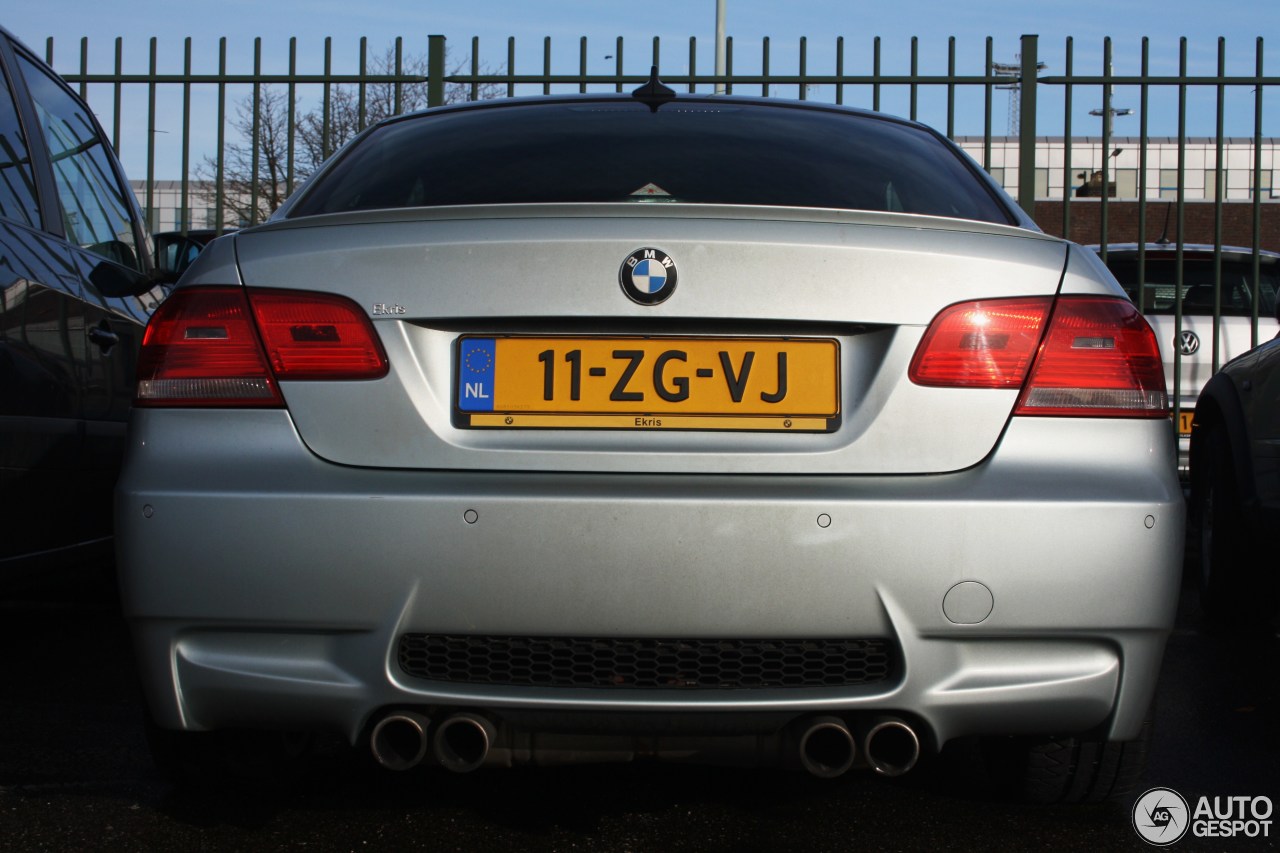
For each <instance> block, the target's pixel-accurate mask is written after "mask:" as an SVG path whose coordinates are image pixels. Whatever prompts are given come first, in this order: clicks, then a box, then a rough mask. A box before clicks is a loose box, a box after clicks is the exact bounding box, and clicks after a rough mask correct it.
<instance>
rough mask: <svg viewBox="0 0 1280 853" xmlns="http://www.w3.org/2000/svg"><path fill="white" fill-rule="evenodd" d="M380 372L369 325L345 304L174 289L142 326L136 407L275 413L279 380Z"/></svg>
mask: <svg viewBox="0 0 1280 853" xmlns="http://www.w3.org/2000/svg"><path fill="white" fill-rule="evenodd" d="M386 374H387V357H386V353H385V352H384V350H383V348H382V345H381V343H380V342H379V340H378V337H377V334H376V333H375V332H374V329H373V324H372V323H370V322H369V319H368V317H366V316H365V315H364V314H363V313H362V312H361V311H360V308H359V307H358V306H357V305H356V304H355V303H354V302H352V301H351V300H349V299H347V298H346V297H342V296H334V295H331V294H321V293H308V292H299V291H290V290H265V289H250V290H246V289H244V288H240V287H199V288H195V287H193V288H187V289H184V290H178V291H175V292H174V293H173V294H172V295H171V296H170V297H169V298H168V299H166V300H165V301H164V302H163V303H161V305H160V307H159V308H158V309H157V310H156V313H155V314H154V315H152V317H151V321H150V323H148V324H147V331H146V334H145V335H144V337H143V340H142V352H141V354H140V356H139V363H138V390H137V396H136V398H135V403H136V404H137V405H139V406H191V407H206V406H224V407H246V406H247V407H279V406H283V405H284V400H283V398H282V397H281V396H280V389H279V386H278V384H277V380H290V381H307V380H358V379H379V378H381V377H383V376H385V375H386Z"/></svg>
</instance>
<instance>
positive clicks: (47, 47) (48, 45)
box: [44, 36, 53, 68]
mask: <svg viewBox="0 0 1280 853" xmlns="http://www.w3.org/2000/svg"><path fill="white" fill-rule="evenodd" d="M44 64H45V65H48V66H49V67H50V68H52V67H53V36H49V37H48V38H46V39H45V40H44Z"/></svg>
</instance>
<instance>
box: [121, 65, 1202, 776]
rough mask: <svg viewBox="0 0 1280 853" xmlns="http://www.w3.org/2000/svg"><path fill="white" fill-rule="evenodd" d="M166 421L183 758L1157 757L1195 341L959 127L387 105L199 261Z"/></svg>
mask: <svg viewBox="0 0 1280 853" xmlns="http://www.w3.org/2000/svg"><path fill="white" fill-rule="evenodd" d="M130 435H131V440H130V447H129V454H128V458H127V460H126V464H125V470H124V473H123V476H122V479H121V481H120V484H119V487H118V490H117V505H116V516H117V524H118V543H119V544H118V548H119V554H118V557H119V570H120V580H121V587H122V596H123V602H124V610H125V615H126V617H127V618H128V620H129V621H130V623H131V626H132V630H133V632H134V636H135V640H136V648H137V657H138V661H139V665H140V669H141V673H142V677H143V680H144V683H145V688H146V692H147V697H148V702H149V708H150V713H151V715H152V718H153V727H152V735H153V738H152V740H153V746H155V747H156V753H157V756H158V757H160V758H161V759H162V761H164V762H165V763H166V766H169V767H170V768H176V769H178V770H179V771H181V769H182V768H184V767H189V766H190V765H192V764H194V763H199V762H208V761H214V760H217V759H221V758H225V756H227V755H228V754H230V753H231V752H232V751H233V750H232V749H231V747H230V746H229V744H231V743H233V740H232V738H233V734H234V733H239V732H243V731H245V730H254V731H276V732H325V731H327V732H330V733H338V734H340V735H341V736H342V737H343V738H345V739H346V740H347V741H349V742H350V743H351V744H353V745H357V746H359V748H360V749H363V750H369V751H371V753H372V755H373V756H374V758H376V760H377V761H378V762H379V763H381V764H382V765H384V766H386V767H389V768H393V769H407V768H410V767H414V766H416V765H419V764H425V765H433V764H434V765H438V766H442V767H443V768H447V769H448V770H453V771H469V770H474V769H477V768H481V767H485V766H505V765H511V764H514V763H538V762H552V761H560V760H579V759H584V760H593V759H595V760H601V759H603V760H615V759H616V760H627V759H629V758H631V757H634V756H642V755H643V756H658V757H664V756H665V757H679V758H693V759H705V760H720V759H726V760H733V759H735V758H736V759H742V758H747V759H749V760H752V761H763V762H776V763H777V764H779V765H780V766H787V765H790V766H794V767H798V768H804V769H806V770H808V771H809V772H811V773H813V774H816V775H819V776H838V775H840V774H842V773H844V772H846V771H848V770H858V769H864V770H871V771H874V772H878V773H881V774H885V775H896V774H901V773H905V772H907V771H909V770H910V769H911V768H912V767H913V766H914V765H916V764H917V762H918V761H920V760H923V759H925V758H927V757H928V756H930V755H932V754H935V753H936V752H937V751H938V750H939V749H940V748H941V747H942V746H943V745H945V744H947V743H948V742H949V741H951V740H953V739H955V738H961V737H966V738H968V737H973V738H977V739H978V742H979V743H981V744H982V745H984V747H985V748H986V749H987V753H988V754H989V755H991V756H992V758H993V759H995V760H993V762H992V767H994V768H999V771H1000V772H1001V773H1003V774H1005V776H1006V777H1007V779H1008V780H1009V781H1010V782H1011V783H1012V784H1013V785H1014V786H1015V787H1018V788H1019V789H1020V790H1022V792H1023V793H1025V794H1027V795H1029V796H1032V797H1035V798H1038V799H1101V798H1106V797H1110V796H1115V795H1117V794H1119V793H1121V792H1122V791H1123V790H1124V789H1125V788H1126V787H1127V786H1129V785H1131V784H1133V782H1134V781H1135V779H1136V777H1137V774H1138V772H1139V771H1140V769H1141V761H1142V755H1143V752H1144V746H1145V740H1144V739H1145V737H1146V732H1147V725H1146V724H1147V720H1148V716H1149V709H1150V705H1151V700H1152V696H1153V694H1154V691H1155V684H1156V677H1157V673H1158V670H1159V667H1160V662H1161V657H1162V653H1163V649H1164V645H1165V638H1166V635H1167V633H1168V631H1169V629H1170V626H1171V624H1172V621H1173V614H1174V609H1175V603H1176V599H1177V593H1178V576H1179V573H1180V564H1181V554H1182V534H1183V498H1182V494H1181V492H1180V490H1179V485H1178V480H1177V476H1176V471H1175V461H1174V460H1175V449H1174V432H1173V429H1172V426H1171V424H1170V421H1169V409H1168V400H1167V395H1166V388H1165V380H1164V374H1163V370H1162V367H1161V362H1160V355H1159V351H1158V348H1157V345H1156V341H1155V339H1154V337H1153V335H1152V333H1151V330H1150V328H1149V326H1148V325H1147V323H1146V321H1145V320H1144V319H1143V318H1142V317H1141V316H1140V315H1139V313H1138V312H1137V311H1136V310H1135V309H1134V307H1133V305H1132V304H1131V303H1130V302H1129V300H1128V299H1126V298H1125V295H1124V292H1123V291H1122V290H1121V289H1120V287H1119V286H1118V285H1117V284H1116V282H1115V280H1114V279H1113V278H1112V276H1111V275H1110V274H1109V273H1108V272H1107V270H1106V268H1105V267H1104V266H1103V265H1102V263H1101V262H1100V261H1099V259H1098V258H1097V256H1096V255H1095V254H1094V253H1093V252H1090V251H1087V250H1083V249H1081V248H1079V247H1077V246H1075V245H1073V244H1071V243H1068V242H1064V241H1063V240H1059V239H1056V238H1052V237H1048V236H1046V235H1045V234H1043V233H1041V232H1040V231H1039V230H1038V229H1037V228H1036V227H1035V225H1034V224H1033V223H1032V222H1031V221H1030V220H1029V219H1028V218H1027V216H1026V215H1025V214H1024V213H1022V212H1021V211H1020V210H1019V209H1018V208H1017V207H1016V205H1015V204H1014V203H1013V202H1012V201H1011V200H1010V199H1009V198H1008V197H1007V196H1006V195H1005V194H1004V193H1003V192H1002V191H1001V190H1000V189H999V188H998V187H997V186H996V185H995V184H994V183H993V182H992V181H991V180H989V179H988V178H987V176H986V175H985V174H984V173H983V172H982V171H981V170H980V169H979V168H978V167H977V166H976V165H975V164H974V163H973V162H972V161H970V160H969V159H967V158H966V156H965V155H964V154H962V153H961V152H960V151H959V150H958V149H957V148H956V147H955V146H953V145H951V144H950V143H949V142H948V141H947V140H946V139H945V138H943V137H942V136H940V135H939V134H937V133H936V132H934V131H932V130H930V129H929V128H927V127H924V126H922V125H919V124H916V123H912V122H907V121H902V120H898V119H893V118H888V117H885V116H883V115H879V114H874V113H868V112H861V111H856V110H851V109H846V108H841V107H833V106H822V105H815V104H802V103H791V102H785V101H778V100H774V99H768V100H764V99H747V98H738V97H728V98H726V97H723V96H721V97H716V96H698V95H679V96H676V95H674V93H672V92H671V91H670V90H668V89H664V88H663V87H661V85H660V84H657V83H656V81H653V82H651V84H650V85H649V86H646V87H644V88H643V89H640V90H637V92H636V93H634V94H633V95H631V96H627V95H616V96H615V95H605V96H594V95H588V96H564V97H559V96H550V97H543V98H537V99H513V100H509V101H501V102H492V101H491V102H485V103H478V104H468V105H465V106H455V107H445V108H439V109H434V110H429V111H426V112H424V113H419V114H415V115H410V116H402V117H398V118H395V119H391V120H389V121H386V122H383V123H382V124H380V125H378V126H376V127H373V128H372V129H370V130H368V131H367V132H365V133H364V134H363V135H362V136H360V137H359V138H358V139H356V140H355V141H353V142H352V143H351V144H350V145H349V146H347V147H346V148H345V149H344V150H343V151H341V152H340V153H339V154H338V155H337V156H336V157H334V158H333V159H332V160H331V161H330V162H329V163H328V164H326V166H325V167H323V168H322V169H321V170H320V171H319V173H317V174H316V175H315V176H314V177H313V178H312V179H311V180H310V181H309V182H308V183H307V185H306V186H305V187H303V188H302V189H301V190H300V191H299V192H298V193H297V194H296V195H295V196H294V197H293V198H291V199H290V201H289V202H288V203H287V204H286V205H285V206H284V207H283V208H281V209H280V210H279V211H278V212H277V214H276V215H275V216H273V217H272V220H271V221H270V222H269V223H267V224H266V225H263V226H261V227H257V228H251V229H247V230H244V231H240V232H238V233H236V234H234V235H231V236H228V237H226V238H223V239H220V240H218V241H216V242H214V243H212V244H211V245H210V246H209V247H208V248H207V249H206V250H205V252H204V253H203V254H202V255H201V256H200V257H199V259H198V260H197V261H196V262H195V264H194V265H193V266H192V267H191V268H190V270H189V271H188V272H187V273H186V275H185V276H184V278H183V279H182V281H181V283H180V284H179V286H178V288H177V289H176V290H175V291H174V292H173V294H172V295H171V296H170V297H169V298H168V299H167V300H166V301H165V302H164V303H163V304H162V306H161V307H160V309H159V310H158V311H157V313H156V314H155V316H154V318H153V319H152V321H151V323H150V325H149V327H148V330H147V333H146V338H145V342H144V344H143V350H142V354H141V356H140V366H139V383H138V392H137V399H136V407H135V410H134V414H133V419H132V424H131V433H130ZM255 742H257V743H260V742H261V741H255ZM289 742H290V743H293V742H294V741H292V740H290V741H289Z"/></svg>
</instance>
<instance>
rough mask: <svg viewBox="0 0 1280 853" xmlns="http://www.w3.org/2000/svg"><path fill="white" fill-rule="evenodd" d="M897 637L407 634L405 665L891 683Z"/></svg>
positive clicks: (482, 674) (648, 680)
mask: <svg viewBox="0 0 1280 853" xmlns="http://www.w3.org/2000/svg"><path fill="white" fill-rule="evenodd" d="M892 651H893V647H892V645H891V644H890V643H889V641H887V640H882V639H863V640H669V639H661V640H656V639H655V640H649V639H619V638H607V639H593V638H582V637H495V636H474V635H453V634H405V635H404V636H402V637H401V638H400V655H399V657H400V668H401V669H402V670H404V672H405V673H407V674H408V675H411V676H413V677H415V678H425V679H430V680H432V681H449V682H454V683H464V684H507V685H520V686H530V687H608V688H631V689H661V690H671V689H731V688H757V689H758V688H766V687H839V686H848V685H857V684H872V683H875V682H881V681H885V680H887V679H888V678H889V677H890V675H891V673H892V669H893V659H894V655H893V653H892Z"/></svg>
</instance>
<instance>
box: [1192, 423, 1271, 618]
mask: <svg viewBox="0 0 1280 853" xmlns="http://www.w3.org/2000/svg"><path fill="white" fill-rule="evenodd" d="M1205 429H1206V432H1205V435H1204V436H1203V443H1202V445H1201V449H1202V451H1203V452H1201V453H1200V454H1198V456H1197V461H1198V462H1203V470H1201V471H1199V472H1197V474H1196V487H1195V488H1194V489H1193V491H1192V495H1191V498H1192V504H1191V519H1192V524H1193V526H1194V527H1195V528H1196V530H1197V531H1198V533H1199V547H1198V548H1197V552H1196V556H1197V558H1198V562H1199V569H1200V574H1199V580H1200V606H1201V608H1202V609H1203V610H1204V613H1205V616H1206V617H1207V619H1208V620H1209V621H1210V622H1211V623H1213V624H1215V625H1217V626H1219V627H1223V628H1235V629H1247V628H1253V627H1257V626H1259V625H1261V624H1263V623H1265V622H1267V621H1268V620H1269V619H1270V618H1271V617H1272V616H1274V615H1275V612H1276V606H1277V603H1280V600H1278V599H1280V597H1278V596H1277V588H1276V574H1275V572H1267V571H1266V570H1265V568H1264V566H1263V564H1262V563H1263V561H1262V556H1261V549H1260V548H1259V547H1258V542H1257V539H1256V537H1255V535H1254V532H1253V530H1252V528H1251V526H1250V525H1249V524H1248V522H1247V521H1246V519H1245V517H1244V510H1243V506H1242V503H1241V500H1240V487H1239V483H1238V482H1237V477H1236V472H1235V463H1234V461H1233V459H1232V456H1231V445H1230V444H1229V442H1228V440H1227V436H1226V433H1225V431H1224V430H1223V429H1222V427H1221V426H1220V425H1218V424H1216V423H1210V424H1208V425H1206V427H1205Z"/></svg>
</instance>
